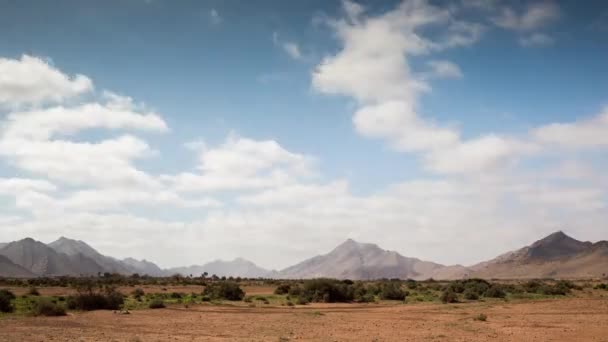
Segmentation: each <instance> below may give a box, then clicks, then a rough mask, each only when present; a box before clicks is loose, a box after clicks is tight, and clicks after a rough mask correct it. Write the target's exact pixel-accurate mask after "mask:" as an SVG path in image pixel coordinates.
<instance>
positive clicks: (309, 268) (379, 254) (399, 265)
mask: <svg viewBox="0 0 608 342" xmlns="http://www.w3.org/2000/svg"><path fill="white" fill-rule="evenodd" d="M445 268H446V266H443V265H440V264H436V263H433V262H429V261H422V260H420V259H416V258H408V257H404V256H402V255H401V254H399V253H397V252H394V251H386V250H384V249H381V248H380V247H378V246H377V245H374V244H370V243H360V242H356V241H354V240H352V239H348V240H346V241H345V242H344V243H342V244H341V245H339V246H338V247H336V248H335V249H334V250H332V251H331V252H329V253H328V254H325V255H319V256H316V257H313V258H311V259H308V260H305V261H303V262H301V263H299V264H297V265H294V266H291V267H288V268H286V269H284V270H282V271H280V272H279V276H280V277H282V278H295V279H300V278H302V279H305V278H318V277H329V278H338V279H378V278H401V279H408V278H410V279H427V278H430V277H432V276H434V275H435V274H439V272H440V270H442V269H445ZM457 268H458V267H457V266H453V267H452V269H451V272H450V277H459V278H461V277H462V276H463V275H464V267H462V270H461V272H462V274H460V273H459V271H458V269H457Z"/></svg>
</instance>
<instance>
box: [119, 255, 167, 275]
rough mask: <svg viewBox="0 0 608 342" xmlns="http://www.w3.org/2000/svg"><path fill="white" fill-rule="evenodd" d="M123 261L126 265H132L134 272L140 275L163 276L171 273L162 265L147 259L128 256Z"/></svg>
mask: <svg viewBox="0 0 608 342" xmlns="http://www.w3.org/2000/svg"><path fill="white" fill-rule="evenodd" d="M122 263H123V264H125V265H126V266H128V267H130V269H131V270H132V271H134V272H133V273H138V274H140V275H145V274H147V275H149V276H153V277H162V276H166V275H169V273H168V272H167V271H165V270H163V269H161V268H160V267H158V266H157V265H156V264H155V263H153V262H150V261H147V260H145V259H144V260H137V259H133V258H126V259H123V260H122Z"/></svg>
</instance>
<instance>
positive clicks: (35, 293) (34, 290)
mask: <svg viewBox="0 0 608 342" xmlns="http://www.w3.org/2000/svg"><path fill="white" fill-rule="evenodd" d="M27 294H28V295H30V296H40V292H38V289H37V288H35V287H33V286H32V287H30V289H29V290H28V291H27Z"/></svg>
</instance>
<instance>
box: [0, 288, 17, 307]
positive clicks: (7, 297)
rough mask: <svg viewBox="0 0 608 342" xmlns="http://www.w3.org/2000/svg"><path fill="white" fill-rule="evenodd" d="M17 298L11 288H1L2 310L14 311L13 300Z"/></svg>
mask: <svg viewBox="0 0 608 342" xmlns="http://www.w3.org/2000/svg"><path fill="white" fill-rule="evenodd" d="M13 299H15V294H14V293H12V292H11V291H9V290H5V289H2V290H0V312H13V311H14V310H15V307H14V306H13V304H12V302H11V301H12V300H13Z"/></svg>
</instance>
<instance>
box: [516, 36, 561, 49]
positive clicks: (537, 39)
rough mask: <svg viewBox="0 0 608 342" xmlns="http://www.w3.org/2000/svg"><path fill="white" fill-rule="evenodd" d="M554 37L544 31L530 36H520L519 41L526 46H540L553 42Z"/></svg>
mask: <svg viewBox="0 0 608 342" xmlns="http://www.w3.org/2000/svg"><path fill="white" fill-rule="evenodd" d="M553 42H554V39H553V37H551V36H549V35H547V34H544V33H534V34H532V35H529V36H525V37H521V38H519V43H520V44H521V45H522V46H524V47H540V46H548V45H551V44H553Z"/></svg>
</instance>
